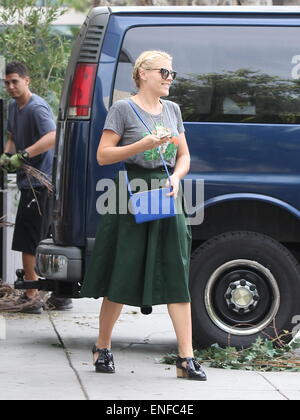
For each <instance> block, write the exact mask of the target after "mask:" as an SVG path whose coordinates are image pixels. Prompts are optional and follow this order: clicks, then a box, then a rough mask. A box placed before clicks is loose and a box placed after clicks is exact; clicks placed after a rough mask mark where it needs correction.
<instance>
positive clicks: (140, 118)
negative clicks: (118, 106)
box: [126, 100, 172, 195]
mask: <svg viewBox="0 0 300 420" xmlns="http://www.w3.org/2000/svg"><path fill="white" fill-rule="evenodd" d="M127 102H128V104H129V105H130V106H131V108H132V109H133V111H134V112H135V114H136V115H137V117H138V118H139V120H140V121H141V122H142V123H143V125H144V126H145V127H146V129H147V131H148V132H149V134H151V130H150V129H149V127H148V125H147V124H146V123H145V121H144V120H143V118H142V116H141V114H140V113H139V112H138V110H137V109H136V107H135V106H134V105H133V103H132V102H130V100H128V101H127ZM158 151H159V155H160V158H161V160H162V162H163V164H164V167H165V170H166V173H167V175H168V179H169V183H170V188H172V185H171V179H170V173H169V170H168V167H167V164H166V161H165V160H164V157H163V154H162V153H161V150H160V147H158ZM126 179H127V185H128V190H129V194H130V195H132V192H131V188H130V185H129V183H128V177H127V171H126Z"/></svg>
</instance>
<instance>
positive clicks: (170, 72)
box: [146, 68, 177, 80]
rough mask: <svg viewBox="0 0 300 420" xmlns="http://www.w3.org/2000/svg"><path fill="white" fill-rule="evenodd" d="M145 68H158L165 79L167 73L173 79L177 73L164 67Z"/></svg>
mask: <svg viewBox="0 0 300 420" xmlns="http://www.w3.org/2000/svg"><path fill="white" fill-rule="evenodd" d="M146 70H159V72H160V74H161V77H162V78H163V79H165V80H166V79H167V78H168V77H169V75H171V77H172V79H173V80H174V79H176V75H177V72H176V71H170V70H168V69H164V68H161V69H150V68H149V69H146Z"/></svg>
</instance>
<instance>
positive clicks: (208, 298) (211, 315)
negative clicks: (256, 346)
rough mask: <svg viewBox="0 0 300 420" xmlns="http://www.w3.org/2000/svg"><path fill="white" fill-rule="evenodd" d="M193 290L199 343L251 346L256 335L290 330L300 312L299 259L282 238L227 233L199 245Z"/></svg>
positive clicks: (195, 332)
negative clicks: (281, 242)
mask: <svg viewBox="0 0 300 420" xmlns="http://www.w3.org/2000/svg"><path fill="white" fill-rule="evenodd" d="M190 291H191V298H192V320H193V339H194V342H195V345H196V347H198V348H199V347H207V346H210V345H211V344H213V343H218V344H219V345H220V346H228V345H231V346H234V347H238V348H240V347H249V346H250V345H251V344H252V343H253V342H254V341H255V340H256V339H257V337H258V336H261V337H262V338H266V337H269V338H274V337H276V335H277V334H280V333H281V332H282V331H283V330H288V331H292V329H293V327H295V325H294V324H293V318H294V319H295V316H296V315H297V314H300V269H299V264H298V262H297V261H296V259H295V258H294V256H293V255H292V254H291V253H290V252H289V251H288V250H287V249H286V248H285V247H284V246H283V245H281V244H280V243H279V242H277V241H275V240H274V239H272V238H270V237H268V236H265V235H262V234H259V233H255V232H243V231H241V232H238V231H237V232H228V233H224V234H221V235H218V236H216V237H214V238H212V239H210V240H208V241H207V242H205V243H203V244H202V245H201V246H199V247H198V248H197V249H196V250H195V251H194V253H193V255H192V259H191V275H190ZM274 327H275V328H274ZM290 339H291V335H289V336H288V337H286V338H285V341H289V340H290Z"/></svg>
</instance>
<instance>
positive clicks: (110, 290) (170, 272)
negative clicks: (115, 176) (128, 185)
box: [81, 51, 206, 381]
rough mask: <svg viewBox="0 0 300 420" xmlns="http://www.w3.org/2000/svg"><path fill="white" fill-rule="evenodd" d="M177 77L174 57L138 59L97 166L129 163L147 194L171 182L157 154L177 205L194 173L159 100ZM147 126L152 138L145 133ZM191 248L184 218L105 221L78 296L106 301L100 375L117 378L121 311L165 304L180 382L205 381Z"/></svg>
mask: <svg viewBox="0 0 300 420" xmlns="http://www.w3.org/2000/svg"><path fill="white" fill-rule="evenodd" d="M175 76H176V73H175V72H174V71H173V70H172V57H171V56H170V55H169V54H167V53H165V52H161V51H145V52H144V53H142V54H141V55H140V56H139V57H138V59H137V60H136V63H135V66H134V71H133V79H134V81H135V83H136V86H137V89H138V93H137V94H136V95H134V96H132V97H131V98H130V99H128V100H120V101H117V102H115V103H114V105H113V106H112V107H111V108H110V110H109V113H108V115H107V118H106V121H105V125H104V130H103V134H102V137H101V139H100V143H99V147H98V151H97V160H98V163H99V164H100V165H108V164H112V163H116V162H124V163H125V167H126V170H127V173H128V178H129V180H132V179H136V178H137V179H143V180H145V181H146V182H147V183H148V185H149V186H150V181H151V180H154V179H156V180H161V179H165V178H167V174H166V172H165V170H164V169H163V168H164V166H163V162H162V160H161V158H160V155H159V152H158V147H160V148H161V149H160V150H161V152H162V153H163V155H164V159H165V161H166V163H167V165H168V166H169V168H171V172H173V173H172V175H171V177H170V181H171V185H172V191H171V193H170V195H174V198H175V199H176V198H177V195H178V192H179V188H180V180H181V178H183V177H184V176H185V175H186V174H187V173H188V171H189V166H190V155H189V150H188V146H187V142H186V138H185V135H184V128H183V124H182V118H181V113H180V109H179V107H178V105H176V104H175V103H173V102H171V101H166V100H161V99H160V98H161V97H165V96H168V95H169V89H170V86H171V84H172V82H173V79H174V78H175ZM132 107H133V108H132ZM135 111H137V114H138V115H137V114H136V112H135ZM139 116H140V117H141V118H139ZM143 122H144V123H146V124H143ZM145 125H147V126H148V127H151V130H152V132H151V133H149V132H145V131H147V130H146V129H145ZM166 182H168V180H167V179H166ZM116 185H117V186H118V180H116ZM117 196H118V193H117ZM126 199H127V197H126ZM178 200H179V197H178V199H177V201H178ZM190 244H191V234H190V228H189V226H187V224H186V219H185V216H184V214H183V213H181V214H177V215H176V216H175V217H171V218H165V219H160V220H155V221H152V222H147V223H143V224H136V223H135V220H134V216H133V215H132V214H130V213H128V214H106V215H104V216H102V219H101V223H100V225H99V228H98V232H97V236H96V241H95V246H94V250H93V255H92V258H91V263H90V265H89V268H88V271H87V274H86V278H85V280H84V283H83V287H82V290H81V296H82V297H94V298H98V297H100V296H101V297H104V299H103V302H102V306H101V311H100V318H99V319H100V322H99V324H100V325H99V337H98V341H97V343H96V344H95V346H94V348H93V355H94V365H95V367H96V371H97V372H107V373H114V372H115V367H114V361H113V355H112V352H111V335H112V330H113V327H114V324H115V322H116V321H117V319H118V317H119V315H120V312H121V310H122V306H123V304H127V305H133V306H140V307H142V312H144V313H147V310H148V313H149V312H150V310H149V308H151V306H152V305H158V304H167V305H168V312H169V315H170V317H171V320H172V322H173V325H174V329H175V333H176V336H177V341H178V353H179V356H178V359H177V362H176V367H177V376H178V377H186V378H189V379H196V380H202V381H203V380H206V375H205V373H204V371H203V370H202V368H201V366H200V365H199V364H198V363H197V362H196V361H195V360H194V358H193V348H192V326H191V309H190V294H189V290H188V276H189V260H190Z"/></svg>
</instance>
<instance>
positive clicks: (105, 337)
mask: <svg viewBox="0 0 300 420" xmlns="http://www.w3.org/2000/svg"><path fill="white" fill-rule="evenodd" d="M122 308H123V305H122V304H121V303H116V302H111V301H110V300H108V299H107V298H106V297H105V298H103V302H102V305H101V310H100V316H99V337H98V340H97V343H96V346H97V347H98V348H100V349H104V348H106V349H110V348H111V335H112V331H113V327H114V325H115V323H116V321H117V319H118V318H119V316H120V313H121V310H122Z"/></svg>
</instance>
